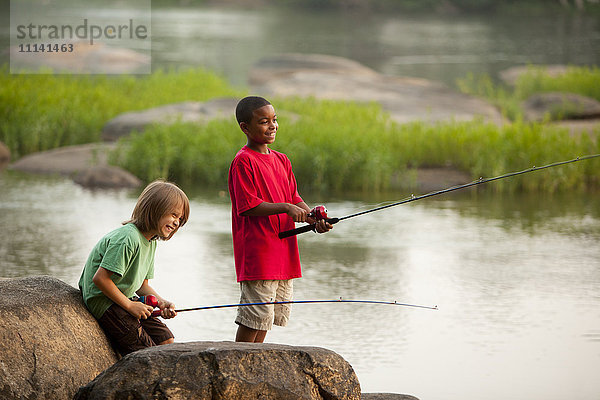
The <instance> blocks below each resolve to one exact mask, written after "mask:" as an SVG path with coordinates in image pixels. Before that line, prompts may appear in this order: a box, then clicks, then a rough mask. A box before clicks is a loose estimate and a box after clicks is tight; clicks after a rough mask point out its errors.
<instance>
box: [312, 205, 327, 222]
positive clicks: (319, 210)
mask: <svg viewBox="0 0 600 400" xmlns="http://www.w3.org/2000/svg"><path fill="white" fill-rule="evenodd" d="M308 216H309V217H311V218H314V219H316V220H317V221H318V220H320V219H327V209H326V208H325V206H316V207H315V208H313V209H312V210H310V212H309V213H308Z"/></svg>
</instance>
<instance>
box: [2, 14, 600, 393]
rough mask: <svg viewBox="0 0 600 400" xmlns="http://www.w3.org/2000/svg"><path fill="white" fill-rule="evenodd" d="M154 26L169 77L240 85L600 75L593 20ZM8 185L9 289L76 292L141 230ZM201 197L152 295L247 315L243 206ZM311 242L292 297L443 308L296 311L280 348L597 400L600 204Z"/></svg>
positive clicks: (97, 197)
mask: <svg viewBox="0 0 600 400" xmlns="http://www.w3.org/2000/svg"><path fill="white" fill-rule="evenodd" d="M152 19H153V22H152V38H153V43H152V60H153V67H154V68H156V67H169V66H179V67H181V66H197V65H202V66H205V67H207V68H210V69H213V70H215V71H217V72H218V73H220V74H222V75H223V76H224V77H226V78H227V79H228V80H229V81H230V82H231V83H232V84H234V85H239V86H244V85H246V77H247V74H248V70H249V68H250V67H251V66H252V64H254V63H255V62H256V61H257V60H259V59H260V58H261V57H264V56H268V55H271V54H276V53H280V52H308V53H324V54H333V55H339V56H343V57H347V58H351V59H354V60H357V61H359V62H361V63H363V64H365V65H367V66H369V67H372V68H374V69H376V70H377V71H380V72H382V73H386V74H390V75H408V76H417V77H423V78H428V79H433V80H438V81H442V82H445V83H447V84H448V85H453V84H454V82H455V80H456V79H457V78H460V77H464V76H465V75H466V74H467V73H468V72H474V73H488V74H490V75H491V76H492V77H494V78H497V76H498V72H499V71H500V70H502V69H504V68H507V67H510V66H513V65H519V64H527V63H545V64H555V63H563V64H596V65H597V64H599V61H600V60H599V58H600V54H599V53H598V51H597V49H598V48H600V28H599V21H598V19H597V18H593V17H588V16H585V15H571V16H556V17H550V16H545V17H541V18H531V17H519V16H514V17H510V18H502V17H500V18H491V17H482V16H470V17H464V16H463V17H460V16H454V17H440V16H428V17H412V16H403V15H396V16H390V15H377V14H364V13H363V14H345V13H336V12H331V11H323V12H318V13H317V12H311V13H308V12H304V11H294V12H290V11H285V10H280V9H266V8H255V9H251V10H238V9H235V8H175V7H170V8H159V7H155V8H154V9H153V15H152ZM1 32H4V33H5V29H3V30H1ZM5 39H6V36H5V35H4V39H3V40H4V41H6V40H5ZM232 156H233V155H232ZM290 157H291V158H292V161H293V155H290ZM531 178H532V179H535V177H534V176H533V175H532V176H531ZM0 189H1V190H0V226H1V227H2V228H3V229H4V230H5V234H4V237H3V240H2V241H0V276H3V277H23V276H31V275H39V274H46V275H51V276H54V277H57V278H59V279H62V280H64V281H65V282H67V283H69V284H71V285H74V286H75V285H76V284H77V280H78V278H79V275H80V272H81V268H82V265H83V263H84V262H85V259H86V258H87V255H88V252H89V251H90V250H91V248H92V247H93V246H94V244H95V243H96V241H97V240H98V239H99V238H100V237H101V236H102V235H104V234H105V233H107V232H108V231H110V230H112V229H114V228H116V227H117V226H119V224H120V222H121V221H123V220H125V219H127V218H128V216H129V215H130V213H131V211H132V209H133V205H134V203H135V199H136V197H137V195H138V192H137V191H122V190H121V191H91V190H87V189H83V188H81V187H79V186H77V185H75V184H73V183H72V182H71V181H69V180H65V179H62V178H48V177H35V176H28V175H23V174H18V173H14V172H7V171H5V172H2V173H0ZM189 193H190V197H191V200H192V204H191V206H192V213H191V219H190V221H189V223H188V224H187V225H186V226H185V227H184V228H182V230H181V231H180V232H179V233H177V235H176V236H175V237H174V238H173V240H171V241H169V242H166V243H160V244H159V249H158V251H157V258H156V267H157V271H156V279H155V280H154V281H153V286H154V287H155V288H157V289H158V290H159V292H161V293H162V294H163V295H164V296H165V297H167V298H170V299H172V300H173V301H174V302H175V303H176V304H177V305H178V306H180V307H194V306H200V305H212V304H228V303H235V302H237V300H238V297H239V289H238V286H237V284H236V282H235V272H234V267H233V255H232V245H231V237H230V215H229V213H230V208H229V207H230V206H229V201H228V198H227V196H223V193H219V191H217V190H214V191H200V190H197V189H196V190H192V191H190V192H189ZM476 194H477V195H476ZM405 195H406V194H397V195H395V196H396V198H402V197H404V196H405ZM305 199H306V200H307V202H308V203H310V204H319V203H324V204H326V205H327V207H328V209H329V210H330V215H332V216H343V215H347V214H350V213H353V212H355V211H358V210H363V209H367V208H370V207H371V206H373V205H375V204H376V203H378V202H379V201H381V200H383V199H376V200H370V199H368V200H367V199H353V200H347V199H343V198H334V197H331V198H327V197H321V196H310V194H305ZM390 199H392V200H393V199H394V197H391V198H388V199H387V200H390ZM299 241H300V248H301V258H302V262H303V272H304V277H303V278H302V279H298V280H297V281H296V283H295V289H296V291H295V297H296V299H299V300H301V299H337V298H339V297H342V298H345V299H372V300H386V301H394V300H395V301H398V302H399V303H414V304H421V305H427V306H434V305H437V306H438V307H439V309H438V310H436V311H434V310H426V309H417V308H408V307H401V306H387V305H386V306H384V305H359V304H342V303H339V304H324V305H296V306H294V309H293V315H292V318H291V321H290V324H289V326H288V327H287V328H283V329H282V328H275V329H274V330H273V331H271V332H270V333H269V334H268V336H267V340H268V341H270V342H278V343H286V344H292V345H314V346H321V347H326V348H329V349H332V350H334V351H336V352H338V353H339V354H341V355H342V356H343V357H344V358H345V359H346V360H348V361H349V362H350V363H351V364H352V366H353V367H354V369H355V371H356V373H357V375H358V377H359V380H360V382H361V385H362V388H363V391H365V392H380V391H388V392H397V393H408V394H412V395H415V396H417V397H419V398H421V399H439V400H455V399H456V400H458V399H460V400H463V399H490V400H496V399H497V400H500V399H506V398H511V399H517V400H518V399H523V400H531V399H544V400H552V399H556V400H558V399H561V400H562V399H564V398H576V399H578V400H596V399H598V398H599V396H600V380H598V371H599V370H600V198H599V196H598V195H597V194H587V195H581V194H563V195H554V196H548V195H512V196H508V195H503V196H500V195H497V194H494V193H486V192H485V191H484V192H481V191H479V192H476V191H472V190H470V191H469V190H465V191H462V192H461V193H456V194H454V195H447V196H440V197H436V198H432V199H427V200H423V201H419V202H416V203H411V204H409V205H403V206H399V207H394V208H391V209H388V210H386V211H382V212H379V213H373V214H369V215H366V216H362V217H358V218H356V219H351V220H347V221H344V222H342V223H340V224H339V225H337V226H336V227H335V229H334V230H333V231H332V232H331V233H328V234H327V235H314V234H305V235H302V236H301V237H300V239H299ZM234 317H235V311H234V310H233V309H222V310H210V311H198V312H189V313H182V314H180V315H179V316H178V317H177V318H175V319H174V320H171V321H169V326H170V327H171V328H172V329H173V331H174V333H175V335H176V337H177V340H178V341H193V340H232V339H233V337H234V332H235V325H234V324H233V319H234Z"/></svg>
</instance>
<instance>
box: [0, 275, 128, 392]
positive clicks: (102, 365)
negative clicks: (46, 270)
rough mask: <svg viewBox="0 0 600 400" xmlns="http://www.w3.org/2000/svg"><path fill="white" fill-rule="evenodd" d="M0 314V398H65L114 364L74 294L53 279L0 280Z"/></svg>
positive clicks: (105, 342)
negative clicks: (0, 320)
mask: <svg viewBox="0 0 600 400" xmlns="http://www.w3.org/2000/svg"><path fill="white" fill-rule="evenodd" d="M0 315H2V324H1V325H0V398H2V399H7V400H9V399H28V400H33V399H40V400H45V399H70V398H72V397H73V395H74V394H75V393H76V392H77V390H78V389H79V387H80V386H82V385H85V384H86V383H88V382H89V381H90V380H92V379H94V377H95V376H97V375H98V374H99V373H100V372H102V371H103V370H104V369H106V368H108V367H109V366H110V365H112V364H114V363H115V362H116V361H117V359H118V357H117V354H116V353H115V352H114V351H113V349H112V347H111V346H110V344H109V342H108V340H107V339H106V336H105V335H104V332H103V331H102V329H101V328H100V327H99V326H98V324H97V322H96V320H95V319H94V317H93V316H92V315H91V314H90V313H89V312H88V311H87V309H86V308H85V306H84V305H83V302H82V299H81V294H80V292H79V290H77V289H75V288H73V287H71V286H69V285H67V284H66V283H64V282H61V281H59V280H57V279H54V278H50V277H32V278H21V279H0Z"/></svg>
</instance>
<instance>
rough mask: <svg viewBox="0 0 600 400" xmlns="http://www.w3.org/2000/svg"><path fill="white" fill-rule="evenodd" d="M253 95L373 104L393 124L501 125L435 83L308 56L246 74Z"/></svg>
mask: <svg viewBox="0 0 600 400" xmlns="http://www.w3.org/2000/svg"><path fill="white" fill-rule="evenodd" d="M249 76H250V84H251V85H252V87H253V91H254V92H256V93H261V94H263V95H265V96H283V97H290V96H300V97H311V96H312V97H315V98H317V99H333V100H354V101H360V102H371V101H375V102H378V103H379V104H381V105H382V107H383V109H384V110H386V111H388V112H389V113H390V115H391V117H392V119H394V120H395V121H397V122H400V123H406V122H411V121H425V122H436V121H452V120H455V121H468V120H472V119H474V118H483V119H484V120H487V121H491V122H494V123H497V124H502V123H503V122H504V119H503V117H502V115H501V114H500V112H499V111H498V110H497V109H496V108H495V107H494V106H492V105H491V104H489V103H487V102H485V101H483V100H481V99H478V98H475V97H471V96H467V95H464V94H461V93H457V92H455V91H453V90H451V89H449V88H447V87H446V86H444V85H443V84H441V83H437V82H432V81H428V80H425V79H417V78H400V77H390V76H385V75H381V74H379V73H377V72H375V71H373V70H370V69H368V68H367V67H364V66H362V65H360V64H358V63H355V62H354V61H350V60H346V59H344V58H340V57H333V56H327V57H324V56H321V55H314V54H301V55H298V54H281V55H276V56H271V57H269V58H266V59H263V60H261V61H259V62H258V63H257V64H256V66H255V67H254V68H253V69H252V70H251V71H250V75H249Z"/></svg>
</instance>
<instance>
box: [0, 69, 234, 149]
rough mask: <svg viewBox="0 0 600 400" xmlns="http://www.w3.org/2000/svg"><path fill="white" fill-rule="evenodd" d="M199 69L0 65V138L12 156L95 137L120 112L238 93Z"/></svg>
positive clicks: (93, 139)
mask: <svg viewBox="0 0 600 400" xmlns="http://www.w3.org/2000/svg"><path fill="white" fill-rule="evenodd" d="M239 95H241V93H240V91H239V90H234V89H233V88H232V87H231V86H230V85H229V84H228V83H227V82H226V81H225V80H224V79H222V78H221V77H219V76H217V75H216V74H214V73H212V72H209V71H206V70H202V69H187V70H179V71H174V70H173V71H162V70H159V71H156V72H154V73H152V74H151V75H138V76H132V75H115V76H105V75H66V74H65V75H55V74H51V73H50V72H49V73H48V74H22V75H18V74H9V73H8V66H7V65H5V66H3V67H1V68H0V141H2V142H4V143H5V144H6V145H7V146H8V148H9V149H10V150H11V153H12V157H13V159H16V158H19V157H22V156H24V155H26V154H29V153H33V152H38V151H43V150H49V149H53V148H56V147H61V146H68V145H74V144H81V143H89V142H96V141H99V140H100V132H101V130H102V126H103V125H104V124H105V123H106V122H107V121H108V120H110V119H111V118H113V117H115V116H117V115H118V114H120V113H123V112H126V111H133V110H142V109H147V108H150V107H156V106H159V105H162V104H169V103H175V102H181V101H205V100H208V99H211V98H214V97H220V96H239Z"/></svg>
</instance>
